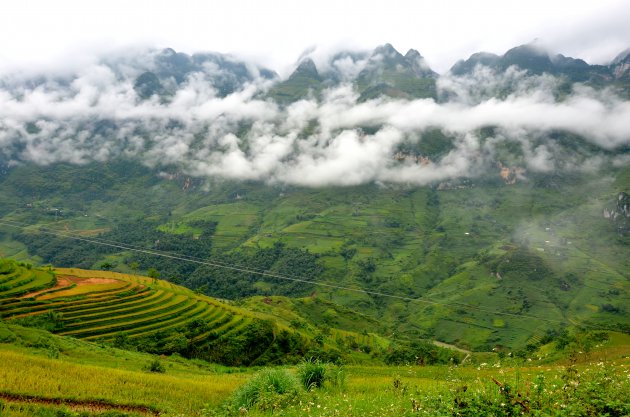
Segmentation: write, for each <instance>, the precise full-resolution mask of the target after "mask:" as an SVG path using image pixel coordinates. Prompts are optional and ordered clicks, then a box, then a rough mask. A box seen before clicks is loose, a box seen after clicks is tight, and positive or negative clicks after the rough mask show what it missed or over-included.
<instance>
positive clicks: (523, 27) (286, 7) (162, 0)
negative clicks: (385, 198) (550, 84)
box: [0, 0, 630, 74]
mask: <svg viewBox="0 0 630 417" xmlns="http://www.w3.org/2000/svg"><path fill="white" fill-rule="evenodd" d="M628 22H630V2H629V1H627V0H596V1H592V0H591V1H575V0H556V1H549V0H527V1H522V0H514V1H505V0H475V1H470V0H440V1H435V0H433V1H420V0H415V1H414V0H411V1H393V0H390V1H373V0H364V1H360V2H359V1H353V2H349V1H341V0H318V1H309V2H301V1H296V0H274V1H260V0H230V1H210V0H205V1H202V0H191V1H186V0H180V1H177V2H176V1H172V0H138V1H132V0H107V1H102V0H98V1H89V0H56V1H49V0H3V1H2V3H1V4H0V68H2V67H4V68H7V67H9V68H15V67H19V66H22V65H24V64H27V65H30V66H33V64H37V65H40V66H44V65H50V64H51V63H68V62H76V61H77V60H78V59H81V58H85V57H86V56H88V55H91V53H94V52H102V51H107V50H112V49H118V48H126V47H129V46H145V45H146V46H154V47H167V46H170V47H173V48H175V49H177V50H180V51H184V52H195V51H216V52H223V53H233V54H236V55H241V56H244V57H247V58H254V59H256V60H258V61H259V62H261V63H262V64H264V65H267V66H270V67H272V68H273V69H275V70H277V71H279V72H280V73H281V74H284V73H286V72H287V71H288V70H289V69H290V67H291V65H293V64H294V63H295V61H296V59H297V58H298V57H299V55H300V54H301V53H302V52H303V51H304V50H305V49H307V48H309V47H313V46H317V47H319V48H320V49H324V50H330V49H334V48H339V47H358V48H370V49H371V48H373V47H375V46H377V45H379V44H383V43H386V42H390V43H392V44H393V45H394V46H395V47H396V48H397V49H398V50H399V51H401V52H403V53H404V52H405V51H406V50H407V49H409V48H415V49H417V50H418V51H420V53H421V54H422V55H424V56H425V57H426V58H427V60H428V62H429V63H430V65H431V66H432V67H433V68H434V69H436V70H437V71H438V72H443V71H445V70H447V69H448V68H450V66H451V65H452V64H453V63H454V62H455V61H456V60H457V59H459V58H466V57H468V56H469V55H470V54H472V53H474V52H477V51H480V50H484V51H489V52H495V53H499V54H501V53H503V52H505V51H506V50H507V49H509V48H510V47H512V46H515V45H519V44H523V43H527V42H529V41H532V40H534V39H536V38H538V39H539V40H540V41H541V42H542V43H543V44H546V45H547V46H549V47H550V48H551V49H553V50H554V51H558V52H561V53H563V54H565V55H570V56H577V57H581V58H584V59H585V60H587V61H588V62H591V63H605V62H607V61H609V60H610V59H611V58H613V57H614V56H615V55H616V54H617V53H619V52H621V51H622V50H624V49H626V48H628V47H630V24H629V23H628Z"/></svg>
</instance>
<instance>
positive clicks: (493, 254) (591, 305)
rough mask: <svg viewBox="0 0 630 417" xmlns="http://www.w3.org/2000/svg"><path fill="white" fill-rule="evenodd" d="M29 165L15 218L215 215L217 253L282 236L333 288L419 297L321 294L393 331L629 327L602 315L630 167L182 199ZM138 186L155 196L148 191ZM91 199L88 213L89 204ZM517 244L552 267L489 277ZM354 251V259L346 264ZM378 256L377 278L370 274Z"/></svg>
mask: <svg viewBox="0 0 630 417" xmlns="http://www.w3.org/2000/svg"><path fill="white" fill-rule="evenodd" d="M29 169H30V170H32V168H27V167H21V168H19V169H18V170H16V171H15V172H14V173H13V174H11V175H13V176H12V177H11V178H9V179H7V180H5V182H4V184H5V185H4V186H3V187H2V188H1V189H0V191H1V192H2V193H3V195H4V194H6V195H9V196H11V198H10V199H8V200H7V201H9V202H13V203H14V204H13V205H11V204H9V205H8V206H7V207H5V208H4V209H3V210H4V211H3V214H4V216H5V217H4V218H5V219H14V220H19V221H25V222H29V223H38V224H47V225H48V226H52V227H54V228H58V229H60V230H65V229H69V230H84V232H83V233H89V231H94V230H100V229H103V228H107V227H111V225H112V224H114V222H115V221H116V219H117V218H119V217H117V213H116V210H118V209H119V208H120V207H124V209H123V210H122V212H121V213H120V214H121V215H122V216H124V217H133V216H141V215H144V216H145V217H149V218H155V219H161V220H162V225H161V226H160V229H161V230H163V231H167V232H172V233H184V234H186V233H192V234H193V235H194V234H195V233H199V230H195V228H194V226H193V225H191V223H194V221H195V220H199V219H204V220H213V221H216V222H218V225H217V231H216V235H215V236H214V238H213V239H214V241H213V243H214V245H213V248H214V251H215V254H214V256H216V255H219V254H220V253H222V252H225V251H230V250H234V249H241V250H249V251H255V250H256V249H257V248H261V247H270V246H272V245H273V244H274V242H277V241H281V242H284V243H285V244H286V245H287V246H289V247H295V248H305V249H308V250H309V251H311V252H313V253H316V254H318V256H319V263H320V264H321V265H323V266H324V267H325V271H324V274H323V276H322V277H321V279H322V280H324V281H326V282H330V283H334V284H341V285H344V286H348V287H353V288H365V289H370V290H375V291H380V292H386V293H392V294H397V295H403V296H406V297H410V298H416V299H419V300H420V301H419V302H409V301H404V300H393V299H387V298H382V297H375V296H369V295H365V294H360V293H356V292H349V291H342V290H329V289H326V288H320V289H319V290H318V296H319V297H321V298H323V299H325V300H330V301H333V302H336V303H339V304H342V305H345V306H348V307H350V308H352V309H353V310H356V311H358V312H360V313H363V314H367V315H370V316H371V317H373V318H376V319H378V320H380V321H381V322H382V323H383V324H384V326H386V327H387V330H388V331H391V332H396V333H399V332H403V333H405V334H407V335H409V336H412V337H414V336H416V335H417V336H421V337H434V338H436V339H439V340H442V341H445V342H449V343H455V344H458V345H460V346H462V347H469V348H474V349H481V350H487V349H490V348H492V347H493V346H494V345H497V344H498V345H505V346H523V345H524V344H525V343H528V342H530V341H532V340H536V339H537V338H538V337H540V335H541V334H542V333H544V332H545V331H546V330H547V329H549V328H558V327H559V326H560V324H561V323H558V322H556V321H553V322H545V321H535V320H534V321H532V320H531V319H522V318H518V317H511V316H502V315H497V314H493V313H492V311H502V312H508V313H516V314H527V315H529V316H535V317H544V318H547V319H551V320H558V321H560V322H564V323H567V324H571V323H579V322H584V321H588V322H589V323H591V324H592V325H595V326H598V325H606V324H609V323H611V322H612V323H620V324H628V322H629V320H630V319H629V318H628V314H627V312H625V310H623V308H621V311H620V312H617V313H615V312H606V311H604V310H603V309H602V307H603V306H604V305H606V304H609V305H612V306H613V307H622V306H623V305H627V303H628V301H629V297H630V288H629V287H628V280H627V271H628V269H629V267H630V261H628V259H630V257H629V256H627V255H628V248H627V245H625V244H624V243H623V242H621V241H620V240H619V239H618V238H617V236H616V234H615V232H614V227H613V226H612V225H611V224H610V223H608V222H607V221H605V220H604V219H603V218H602V216H601V212H602V208H603V207H605V206H606V205H607V204H609V202H610V201H611V200H612V199H614V196H615V194H616V193H617V192H618V191H621V190H626V191H628V190H629V189H630V182H629V181H628V178H630V177H629V176H628V170H625V171H623V170H622V171H619V172H617V173H614V175H616V178H615V179H610V178H604V179H601V178H595V177H588V176H583V177H579V178H578V177H577V176H576V177H574V178H565V179H560V180H557V181H556V182H557V183H558V184H555V185H553V184H552V186H548V184H546V183H545V181H547V179H541V178H533V179H532V180H530V181H529V182H521V183H517V184H516V185H513V186H506V185H502V184H501V183H498V182H495V183H492V184H490V183H488V184H485V185H484V183H478V184H476V185H475V186H474V187H472V188H466V187H456V186H452V187H451V188H450V189H448V187H447V189H442V190H439V191H435V190H432V189H431V188H428V187H423V188H413V187H405V186H390V187H377V186H370V185H367V186H360V187H352V188H324V189H299V188H293V187H279V186H278V187H275V186H264V187H261V186H260V185H259V184H248V183H240V184H234V183H229V182H216V183H212V184H211V191H210V192H208V193H204V192H199V191H195V190H188V191H183V190H182V189H181V188H179V187H180V186H181V184H178V181H180V182H181V181H183V178H179V179H175V180H173V181H157V180H155V179H153V177H152V176H151V175H150V173H149V172H144V173H143V175H139V176H138V177H137V178H136V179H134V180H133V181H131V180H130V179H127V178H126V177H124V176H120V174H119V170H118V169H117V168H116V169H112V173H111V174H108V175H109V176H111V177H112V181H115V182H116V186H115V187H112V188H109V187H108V186H107V185H106V184H101V185H100V186H99V187H100V188H99V190H98V192H94V193H93V194H90V195H89V196H87V197H86V196H84V195H83V194H85V193H84V192H81V193H79V191H77V194H72V193H73V190H75V189H76V190H78V189H79V187H81V184H74V183H72V181H78V180H76V179H74V177H72V178H66V177H62V178H60V181H61V182H62V183H63V181H66V182H70V185H67V186H65V188H64V189H63V190H60V189H59V190H57V191H54V190H55V186H54V184H51V183H49V182H46V178H45V176H44V174H43V173H40V174H39V175H41V177H38V176H37V175H34V176H33V175H31V174H32V172H30V171H29ZM20 170H21V171H20ZM42 172H45V170H42ZM116 175H119V176H118V177H116ZM576 175H577V174H576ZM14 177H15V178H14ZM42 177H43V178H42ZM25 182H26V184H24V183H25ZM10 184H14V185H15V186H17V185H21V186H23V187H24V189H25V190H27V191H28V192H29V193H33V190H41V189H49V188H50V189H52V190H53V191H50V192H49V194H48V195H41V196H39V197H37V198H36V199H35V202H34V204H35V206H36V207H35V206H34V207H31V208H28V209H27V208H24V206H23V205H20V202H22V203H24V204H25V203H26V202H28V201H31V200H32V194H27V193H25V192H23V191H19V190H18V189H17V188H10V187H9V185H10ZM140 184H143V186H144V185H147V186H148V187H149V190H150V192H147V193H146V194H145V193H143V192H141V191H138V190H139V189H140V188H139V185H140ZM64 190H65V191H67V192H68V193H70V194H72V195H74V197H73V198H70V199H69V201H70V202H71V205H72V207H73V210H74V211H73V212H71V213H70V214H68V215H67V216H66V217H64V220H63V221H59V220H58V221H55V219H54V216H52V215H51V214H50V212H49V211H46V210H45V207H54V206H55V205H62V204H63V203H62V199H61V197H60V196H61V195H62V194H61V191H64ZM20 193H22V194H20ZM116 193H119V194H116ZM134 193H137V195H134ZM16 195H17V197H16ZM20 195H21V197H20ZM97 195H99V196H100V197H102V198H100V197H99V198H96V196H97ZM237 195H239V196H240V197H242V199H237V197H236V196H237ZM18 197H19V198H18ZM83 202H85V203H83ZM82 204H84V205H85V207H86V208H85V212H86V213H88V217H85V216H84V214H83V213H84V212H83V211H80V210H79V206H81V205H82ZM75 206H76V207H75ZM82 207H83V206H82ZM68 210H70V209H68ZM165 213H169V215H168V216H166V214H165ZM3 230H4V229H3ZM2 242H4V243H2V247H1V248H0V250H3V251H5V252H8V251H9V250H11V251H12V252H15V253H20V254H21V256H25V254H24V248H22V247H20V246H19V244H17V243H15V240H11V238H10V236H8V235H6V234H5V235H4V236H3V241H2ZM506 247H507V248H508V249H505V248H506ZM519 247H520V248H525V249H527V250H528V251H529V252H531V253H534V254H536V255H537V256H538V258H539V263H541V265H543V266H544V267H545V270H546V271H550V273H549V274H547V275H546V276H545V277H543V278H542V279H541V280H524V279H521V278H519V277H512V278H511V279H503V280H500V279H497V277H496V276H494V275H492V273H493V272H494V271H493V263H496V262H497V260H501V259H503V258H505V257H509V256H510V255H509V253H510V251H511V250H512V249H510V248H519ZM10 248H13V249H10ZM348 251H349V252H348ZM343 253H351V256H349V257H347V258H345V259H344V257H343V256H342V254H343ZM112 259H115V260H116V261H118V262H119V264H120V263H121V262H122V261H124V255H120V256H119V257H118V258H115V257H112V255H110V256H109V257H104V258H103V260H112ZM370 260H371V261H372V262H373V263H374V265H375V268H373V270H371V269H370V268H369V267H366V265H367V264H369V262H370ZM123 267H124V266H123ZM307 278H308V277H307ZM255 285H256V286H257V288H259V289H260V292H261V293H265V291H266V290H265V289H266V288H269V285H268V284H267V283H266V282H265V280H264V279H261V280H260V281H259V282H258V283H256V284H255ZM540 288H544V289H545V291H540ZM612 289H614V291H610V290H612ZM426 301H428V302H431V303H434V302H437V303H440V304H437V305H436V304H430V303H426ZM458 303H459V304H458ZM444 304H447V305H444ZM462 304H464V305H462ZM480 308H483V309H484V310H489V311H490V312H488V311H481V310H480ZM357 330H359V329H357Z"/></svg>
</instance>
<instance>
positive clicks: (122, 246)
mask: <svg viewBox="0 0 630 417" xmlns="http://www.w3.org/2000/svg"><path fill="white" fill-rule="evenodd" d="M16 223H17V222H11V221H6V220H0V225H2V226H7V227H12V228H16V229H24V230H26V229H28V230H29V231H36V232H37V233H42V234H46V235H52V236H56V237H64V238H67V239H73V240H77V241H81V242H86V243H91V244H96V245H101V246H108V247H113V248H117V249H122V250H128V251H133V252H138V253H144V254H147V255H153V256H161V257H164V258H169V259H173V260H178V261H184V262H191V263H195V264H199V265H204V266H210V267H215V268H224V269H229V270H233V271H238V272H244V273H248V274H256V275H261V276H265V277H269V278H276V279H281V280H286V281H293V282H301V283H305V284H311V285H316V286H320V287H326V288H332V289H337V290H342V291H351V292H355V293H362V294H366V295H373V296H378V297H385V298H392V299H397V300H403V301H410V302H418V303H423V304H429V305H437V306H443V307H449V308H454V307H459V308H465V309H470V310H476V311H479V312H482V313H488V314H494V315H500V316H508V317H515V318H523V319H530V320H541V321H546V322H549V323H569V321H568V320H555V319H550V318H545V317H538V316H533V315H529V314H516V313H508V312H505V311H496V310H489V309H485V308H483V307H478V306H474V305H471V304H464V303H444V302H440V301H432V300H425V299H421V298H412V297H406V296H402V295H396V294H388V293H383V292H380V291H373V290H365V289H360V288H352V287H346V286H342V285H337V284H330V283H325V282H317V281H313V280H308V279H305V278H298V277H291V276H286V275H281V274H276V273H272V272H268V271H261V270H256V269H253V268H246V267H242V266H238V265H233V264H232V265H230V264H225V263H220V262H215V261H208V260H200V259H198V258H194V257H187V256H182V255H176V254H173V253H168V252H162V251H158V250H150V249H145V248H139V247H136V246H134V245H127V244H122V243H118V242H113V241H106V240H98V239H89V238H86V237H83V236H77V235H73V234H69V233H64V232H57V231H52V230H42V229H29V228H28V227H27V226H24V225H23V223H22V225H20V224H16ZM30 226H34V225H30Z"/></svg>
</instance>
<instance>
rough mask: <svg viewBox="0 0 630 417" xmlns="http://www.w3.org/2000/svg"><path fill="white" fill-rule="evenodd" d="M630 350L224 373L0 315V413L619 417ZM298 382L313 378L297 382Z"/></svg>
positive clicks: (560, 347) (609, 340)
mask: <svg viewBox="0 0 630 417" xmlns="http://www.w3.org/2000/svg"><path fill="white" fill-rule="evenodd" d="M560 340H564V341H563V342H561V343H560V342H559V341H560ZM565 342H566V344H565ZM585 348H588V349H586V350H585ZM629 349H630V336H628V335H624V334H621V333H601V332H600V333H584V334H581V333H576V334H567V335H564V336H562V337H560V338H558V339H557V341H556V342H548V343H545V344H543V345H541V346H540V347H538V348H537V349H536V350H535V351H533V352H531V353H532V356H531V357H530V358H529V359H524V358H522V357H520V356H519V355H510V354H505V355H502V354H496V353H495V354H485V355H483V356H482V355H472V356H470V357H469V358H468V359H467V360H466V361H465V362H464V363H462V364H459V365H456V364H453V363H451V364H449V365H440V366H428V365H424V366H422V365H415V364H406V365H397V366H388V367H385V366H365V365H345V366H343V367H340V366H337V365H331V364H327V363H322V362H317V361H310V362H303V363H301V364H300V365H298V366H297V367H296V368H283V367H276V368H264V369H252V368H227V367H223V366H218V365H212V364H209V363H207V362H205V361H201V360H188V359H184V358H182V357H181V356H179V355H171V356H163V357H161V358H159V359H157V358H156V357H155V356H154V355H150V354H146V353H142V352H137V351H128V350H121V349H117V348H113V347H111V346H106V345H102V344H95V343H90V342H86V341H82V340H78V339H74V338H68V337H62V336H56V335H53V334H50V333H48V332H46V331H43V330H37V329H33V328H24V327H20V326H16V325H13V324H6V323H5V322H2V321H0V373H1V374H2V375H3V378H2V379H0V407H1V408H0V410H2V412H3V416H5V415H6V416H11V417H22V416H29V417H34V416H35V417H48V416H60V415H61V416H73V417H76V416H110V417H111V416H118V417H123V416H126V417H131V416H134V417H137V416H146V415H157V414H158V413H159V415H160V416H164V417H175V416H191V417H209V416H230V415H233V416H239V415H243V414H245V413H246V415H251V416H270V415H286V416H303V415H312V416H336V415H343V416H357V417H358V416H370V415H373V416H392V417H393V416H401V415H404V416H416V415H426V416H435V415H443V416H462V415H470V416H472V415H499V416H507V415H525V416H573V415H593V416H595V415H614V416H623V415H627V414H628V412H630V410H629V409H628V403H627V398H628V396H629V395H630V379H629V378H628V369H629V366H630V357H629V354H628V352H630V350H629ZM580 352H581V353H580ZM545 354H553V355H558V356H556V357H554V358H553V359H552V358H551V357H549V356H548V357H547V358H543V356H544V355H545ZM156 370H157V371H158V372H155V371H156ZM162 371H164V372H162ZM304 377H308V378H306V379H305V378H304ZM307 379H310V380H317V381H320V382H321V383H319V384H313V383H308V384H307V386H308V387H309V389H305V388H304V385H303V384H304V381H305V380H307ZM301 380H302V381H301ZM315 386H317V388H315ZM121 387H124V389H121Z"/></svg>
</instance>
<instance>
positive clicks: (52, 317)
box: [0, 260, 389, 365]
mask: <svg viewBox="0 0 630 417" xmlns="http://www.w3.org/2000/svg"><path fill="white" fill-rule="evenodd" d="M1 262H2V264H1V265H2V272H1V275H0V276H2V282H3V287H2V288H4V290H3V292H2V293H0V316H1V317H2V318H3V319H4V320H6V321H7V322H9V323H15V324H21V325H24V326H30V327H38V328H42V329H45V330H49V331H52V332H54V333H56V334H59V335H62V336H71V337H75V338H79V339H83V340H87V341H97V342H99V343H107V344H109V345H112V346H117V347H119V348H134V349H141V350H143V351H147V352H152V353H159V354H173V353H177V354H180V355H183V356H186V357H190V358H202V359H206V360H209V361H212V362H218V363H224V364H229V365H256V364H267V363H291V362H296V361H298V360H300V359H301V358H302V357H305V356H309V355H311V356H318V357H319V356H321V357H326V358H342V357H343V358H345V360H350V361H367V360H369V359H370V357H369V356H368V355H367V354H366V353H362V352H363V351H372V350H377V349H384V348H385V347H387V346H388V344H389V342H388V341H387V340H386V339H384V338H382V337H380V336H378V335H377V334H375V333H373V331H374V330H375V328H374V327H372V328H370V329H368V327H367V326H365V327H362V330H363V332H362V334H358V333H357V332H355V331H354V327H353V326H352V320H353V319H356V318H357V317H356V315H355V316H352V314H353V313H352V312H344V311H341V310H340V309H339V307H338V306H334V305H331V304H325V303H324V307H325V308H326V309H327V310H329V311H330V312H331V313H330V314H334V316H335V317H336V318H337V320H339V326H338V327H339V329H337V326H335V324H336V321H335V322H333V323H327V324H326V331H322V330H321V328H322V327H323V326H324V323H313V322H311V321H310V320H309V317H315V316H317V314H316V312H315V313H313V312H310V311H309V309H308V308H306V309H302V311H300V310H299V309H292V308H289V307H286V308H285V309H283V308H281V307H279V306H278V305H277V301H276V300H259V299H254V300H250V301H249V302H248V303H247V304H246V305H244V306H243V307H239V306H237V305H234V304H233V303H227V302H221V301H218V300H216V299H212V298H210V297H207V296H205V295H201V294H198V293H195V292H193V291H191V290H189V289H186V288H183V287H180V286H177V285H174V284H172V283H169V282H166V281H162V280H158V279H153V278H147V277H141V276H136V275H130V274H121V273H117V272H109V271H90V270H82V269H76V268H69V269H67V268H66V269H64V268H58V269H54V270H53V269H46V270H40V269H35V268H31V267H30V265H26V264H23V263H16V262H13V261H10V260H2V261H1ZM295 302H296V303H298V302H297V301H295ZM269 304H275V307H276V308H275V309H273V310H270V309H265V308H261V307H260V305H263V306H267V305H269ZM298 304H300V305H303V304H307V305H318V304H321V303H319V302H318V301H317V300H314V301H307V300H305V301H302V302H300V303H298ZM320 308H321V307H320ZM357 327H361V326H360V325H357ZM368 330H369V331H370V333H368ZM347 340H353V341H355V343H356V344H357V346H360V347H362V348H363V349H359V348H354V349H353V347H352V346H348V345H345V344H341V343H340V341H343V342H344V343H345V342H346V341H347Z"/></svg>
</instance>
